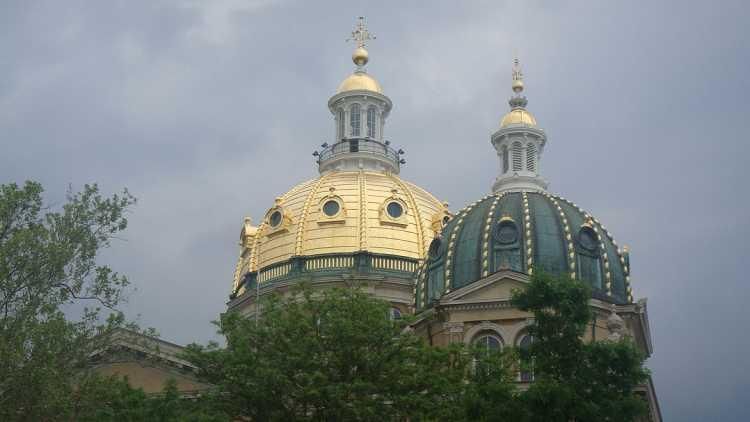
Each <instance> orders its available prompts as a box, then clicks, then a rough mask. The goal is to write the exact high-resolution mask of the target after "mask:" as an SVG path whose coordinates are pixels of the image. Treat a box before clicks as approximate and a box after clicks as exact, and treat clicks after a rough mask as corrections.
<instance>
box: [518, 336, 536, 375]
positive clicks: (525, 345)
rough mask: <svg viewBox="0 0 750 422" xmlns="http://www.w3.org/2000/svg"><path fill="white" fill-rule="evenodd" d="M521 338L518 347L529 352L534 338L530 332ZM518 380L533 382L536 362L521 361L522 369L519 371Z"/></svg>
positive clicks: (523, 351) (522, 351)
mask: <svg viewBox="0 0 750 422" xmlns="http://www.w3.org/2000/svg"><path fill="white" fill-rule="evenodd" d="M519 338H520V340H519V341H518V348H519V349H520V350H521V353H527V352H528V350H529V347H531V343H533V342H534V339H533V338H532V337H531V336H530V335H529V334H523V335H522V336H521V337H519ZM518 380H519V381H521V382H533V381H534V363H533V362H527V363H523V362H521V368H520V371H519V372H518Z"/></svg>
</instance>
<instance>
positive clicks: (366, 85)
mask: <svg viewBox="0 0 750 422" xmlns="http://www.w3.org/2000/svg"><path fill="white" fill-rule="evenodd" d="M347 91H372V92H377V93H378V94H382V93H383V89H382V88H381V87H380V84H379V83H378V81H376V80H375V78H373V77H372V76H370V75H368V74H367V73H365V72H355V73H353V74H351V75H349V77H348V78H346V79H344V81H343V82H341V85H339V88H338V89H337V90H336V93H337V94H340V93H342V92H347Z"/></svg>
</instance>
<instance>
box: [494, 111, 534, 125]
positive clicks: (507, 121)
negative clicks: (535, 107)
mask: <svg viewBox="0 0 750 422" xmlns="http://www.w3.org/2000/svg"><path fill="white" fill-rule="evenodd" d="M511 125H522V126H528V127H536V119H535V118H534V116H533V115H532V114H531V113H529V112H528V111H527V110H525V109H523V108H517V109H514V110H511V111H510V112H509V113H508V114H506V115H505V116H503V120H501V121H500V127H501V128H503V127H508V126H511Z"/></svg>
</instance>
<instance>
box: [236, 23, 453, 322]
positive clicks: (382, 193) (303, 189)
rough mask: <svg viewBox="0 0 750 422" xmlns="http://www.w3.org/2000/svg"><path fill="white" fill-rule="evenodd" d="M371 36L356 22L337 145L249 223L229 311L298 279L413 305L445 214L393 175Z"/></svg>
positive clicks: (396, 159) (334, 107)
mask: <svg viewBox="0 0 750 422" xmlns="http://www.w3.org/2000/svg"><path fill="white" fill-rule="evenodd" d="M372 38H373V37H372V35H371V34H370V33H369V31H368V30H367V28H366V27H365V24H364V19H363V18H360V19H359V22H358V24H357V26H356V28H355V30H354V31H353V32H352V39H353V40H355V41H356V42H357V47H356V49H355V50H354V53H353V55H352V60H353V61H354V64H355V65H356V70H355V71H354V73H353V74H352V75H351V76H349V77H348V78H347V79H346V80H345V81H344V82H343V83H342V84H341V86H340V87H339V89H338V92H337V93H336V94H334V95H333V97H331V99H330V100H329V101H328V108H329V109H330V111H331V113H332V114H333V117H334V122H335V127H336V130H335V138H334V139H333V141H331V142H330V143H329V142H325V143H323V144H322V145H321V149H320V150H318V151H315V152H314V153H313V155H314V156H315V158H316V163H317V165H318V171H319V173H320V174H319V175H318V177H316V178H313V179H312V180H309V181H306V182H303V183H300V184H298V185H297V186H295V187H293V188H292V189H290V190H289V191H288V192H286V193H285V194H283V195H280V196H279V197H277V198H276V199H275V200H274V201H269V204H268V206H269V208H268V210H267V211H266V213H265V215H264V216H263V218H262V219H261V220H260V222H259V224H258V225H257V226H254V225H253V224H252V221H251V220H250V219H247V220H246V221H245V224H244V226H243V228H242V231H241V234H240V257H239V259H238V262H237V266H236V267H235V273H234V280H233V286H232V294H231V301H230V303H229V308H230V309H251V308H249V307H248V306H249V305H247V304H248V303H250V302H252V301H253V300H254V299H253V293H256V294H260V293H259V292H261V291H273V290H274V289H284V288H286V287H288V286H290V285H292V284H294V283H297V282H299V281H301V280H304V281H311V282H313V283H321V284H326V285H336V284H337V283H343V282H350V281H351V280H359V281H367V282H374V283H377V285H378V287H377V288H378V289H379V290H378V291H377V292H376V293H375V294H376V295H379V296H380V297H383V298H386V299H387V300H389V301H391V302H392V303H396V304H398V305H399V306H402V308H401V310H402V311H404V312H406V310H407V309H408V307H409V306H411V303H412V301H413V296H412V294H413V285H414V273H415V272H416V270H417V268H418V267H419V266H420V265H421V264H422V262H424V259H425V257H426V255H427V248H428V246H429V245H430V242H431V241H432V238H433V237H434V236H435V234H437V233H438V232H439V231H440V230H441V229H442V227H443V224H444V221H445V220H446V219H447V218H449V217H450V213H449V212H448V208H447V204H445V203H444V202H441V201H439V200H438V199H436V198H435V197H434V196H432V195H431V194H430V193H429V192H427V191H425V190H424V189H421V188H420V187H418V186H416V185H414V184H412V183H409V182H407V181H405V180H402V179H401V178H400V177H399V176H398V174H399V170H400V166H401V165H403V164H404V163H405V162H406V161H405V160H404V159H403V157H402V156H403V153H404V152H403V150H400V149H398V150H397V149H394V148H393V147H392V146H391V145H390V142H389V141H386V140H384V139H383V125H384V123H385V119H386V117H387V116H388V113H389V112H390V110H391V100H390V99H389V98H388V97H386V96H385V95H384V94H383V93H382V90H381V88H380V85H379V84H378V83H377V82H376V81H375V79H373V78H372V77H371V76H369V75H368V74H367V73H366V72H365V70H364V66H365V65H366V64H367V62H368V60H369V54H368V52H367V50H366V49H365V42H366V41H367V40H369V39H372Z"/></svg>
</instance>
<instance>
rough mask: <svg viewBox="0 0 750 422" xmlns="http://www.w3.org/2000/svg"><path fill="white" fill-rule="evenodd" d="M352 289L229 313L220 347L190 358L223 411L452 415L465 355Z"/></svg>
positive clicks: (338, 416)
mask: <svg viewBox="0 0 750 422" xmlns="http://www.w3.org/2000/svg"><path fill="white" fill-rule="evenodd" d="M388 311H389V307H388V306H387V304H386V303H384V302H382V301H378V300H375V299H373V298H372V297H370V296H369V295H368V294H366V293H363V292H361V291H359V290H356V289H332V290H327V291H324V292H321V293H319V294H318V295H316V296H315V297H313V293H312V291H311V290H310V289H308V288H302V289H301V290H300V291H299V292H297V294H295V295H293V296H291V297H289V298H287V299H281V298H280V297H276V296H274V297H272V298H270V299H269V300H267V301H266V302H264V304H263V311H262V318H261V319H260V321H258V322H256V321H255V320H254V319H247V318H244V317H241V316H239V315H237V314H236V313H229V314H227V315H224V317H223V318H222V320H221V321H220V323H219V326H220V330H221V332H222V333H223V334H224V335H225V336H226V338H227V347H226V348H223V349H222V348H218V347H216V345H214V346H210V347H208V348H205V347H200V346H197V345H192V346H191V347H190V352H189V354H188V359H190V360H191V361H192V362H194V363H195V364H197V365H198V366H199V367H201V368H203V371H202V374H201V375H203V376H204V377H206V380H207V381H209V382H211V383H213V384H215V385H216V386H217V387H218V389H219V393H218V394H217V395H216V398H217V399H218V400H221V401H222V402H223V404H224V406H225V408H226V409H227V410H228V413H230V414H234V415H237V416H240V417H246V418H249V419H250V420H258V421H260V420H264V421H265V420H271V421H272V420H279V421H280V420H284V421H291V420H310V421H344V420H402V419H404V418H405V417H407V416H408V417H411V418H412V419H413V420H421V419H427V420H449V419H455V417H456V416H457V415H456V409H457V407H458V402H459V400H460V397H461V392H462V382H463V380H464V374H465V373H466V369H467V368H468V365H469V363H470V358H469V356H466V355H465V354H462V353H461V350H459V349H456V348H431V347H429V346H427V345H426V344H425V343H424V341H423V340H422V339H420V338H418V337H416V336H415V335H413V334H411V333H408V332H406V333H405V332H403V331H404V328H405V327H406V324H405V322H404V321H392V320H390V318H388V315H389V313H388Z"/></svg>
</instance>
